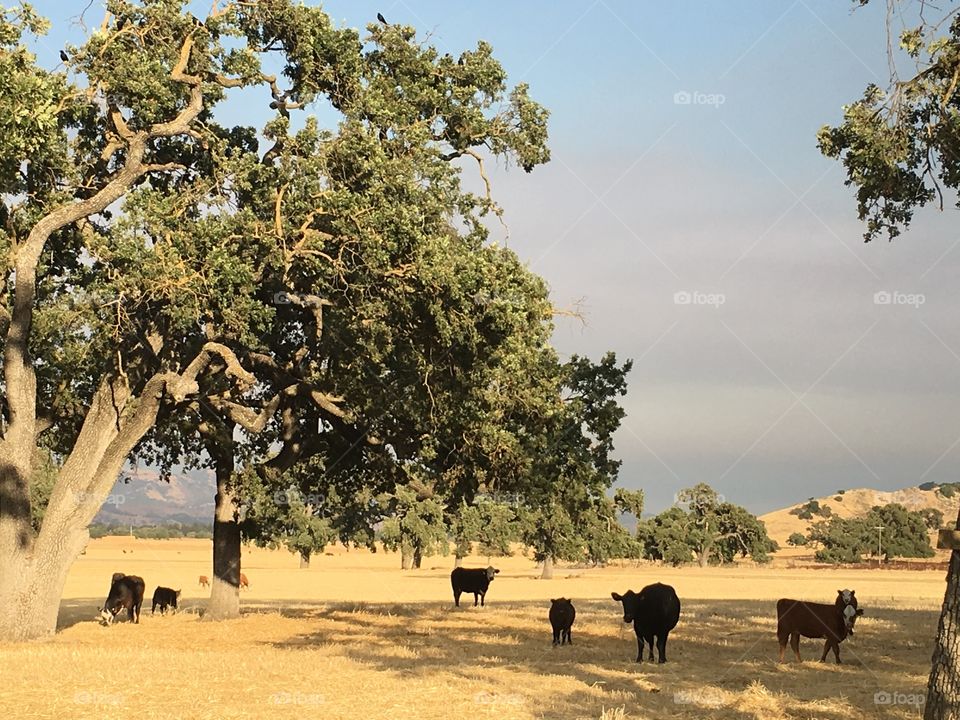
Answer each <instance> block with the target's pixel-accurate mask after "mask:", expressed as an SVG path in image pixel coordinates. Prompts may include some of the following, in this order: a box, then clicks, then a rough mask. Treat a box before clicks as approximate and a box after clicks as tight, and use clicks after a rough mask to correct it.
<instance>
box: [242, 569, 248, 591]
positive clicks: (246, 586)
mask: <svg viewBox="0 0 960 720" xmlns="http://www.w3.org/2000/svg"><path fill="white" fill-rule="evenodd" d="M240 587H241V588H246V589H247V590H249V589H250V581H249V580H247V576H246V575H244V574H243V573H240Z"/></svg>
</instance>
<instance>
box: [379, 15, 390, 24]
mask: <svg viewBox="0 0 960 720" xmlns="http://www.w3.org/2000/svg"><path fill="white" fill-rule="evenodd" d="M377 20H379V21H380V22H382V23H383V24H384V25H389V24H390V23H388V22H387V19H386V18H385V17H384V16H383V15H382V14H381V13H377Z"/></svg>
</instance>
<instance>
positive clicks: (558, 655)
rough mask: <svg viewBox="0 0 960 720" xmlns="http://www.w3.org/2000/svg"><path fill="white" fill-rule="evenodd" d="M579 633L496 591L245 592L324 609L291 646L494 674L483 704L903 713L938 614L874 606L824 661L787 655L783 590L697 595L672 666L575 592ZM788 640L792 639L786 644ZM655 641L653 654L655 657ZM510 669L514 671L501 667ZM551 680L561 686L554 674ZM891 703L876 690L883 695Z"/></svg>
mask: <svg viewBox="0 0 960 720" xmlns="http://www.w3.org/2000/svg"><path fill="white" fill-rule="evenodd" d="M576 606H577V622H576V624H575V625H574V627H573V642H574V644H573V645H572V646H565V647H553V646H552V644H551V639H552V636H551V630H550V626H549V623H548V622H547V611H548V609H549V607H548V605H545V604H543V603H532V602H527V601H523V602H517V601H498V602H495V603H492V604H491V605H488V606H487V607H486V608H482V609H481V608H476V609H475V608H473V607H461V608H454V607H453V606H452V605H451V604H450V603H439V602H438V603H403V604H400V603H367V602H353V603H342V602H341V603H328V604H323V605H319V604H318V605H309V604H304V603H302V602H296V601H291V602H290V603H286V602H284V601H276V602H270V603H246V604H245V611H246V612H279V613H280V614H282V615H284V616H287V617H294V618H303V619H308V620H313V621H316V623H317V627H316V629H315V630H313V631H311V632H309V633H304V634H298V635H295V636H292V637H289V638H286V639H284V640H282V641H280V642H271V643H270V644H271V645H273V646H275V647H280V648H287V649H294V648H305V647H311V646H318V645H333V646H335V647H336V648H337V650H338V652H339V653H342V654H343V655H344V656H345V657H347V658H350V659H352V660H355V661H356V662H358V663H362V664H364V665H367V666H371V667H375V668H377V669H378V670H380V671H383V672H390V673H396V674H399V675H401V676H403V677H405V678H408V679H409V680H410V681H412V682H417V681H429V680H432V679H434V678H436V677H437V676H438V675H439V674H443V673H446V674H452V675H454V676H455V677H456V678H460V679H464V680H468V679H469V680H472V681H476V680H482V681H484V682H488V683H489V691H488V692H486V691H485V693H482V694H478V696H477V698H476V701H477V703H478V705H480V704H487V705H495V704H498V703H502V704H509V703H515V704H516V703H521V702H522V703H525V704H526V705H527V706H528V707H529V708H532V709H535V711H536V712H535V715H536V716H538V717H544V718H571V717H593V718H597V717H600V714H601V712H602V708H603V707H606V708H610V707H619V706H621V705H623V706H625V707H626V712H627V715H628V716H631V715H632V716H637V715H639V716H640V717H645V716H648V715H649V716H651V717H657V718H660V717H677V718H693V717H697V718H714V717H715V718H725V719H727V718H734V719H739V718H756V719H757V720H761V719H763V720H766V719H767V718H772V717H787V718H790V717H798V718H799V717H817V718H823V719H824V720H851V718H859V717H891V718H902V717H909V716H911V715H915V714H916V712H917V710H916V708H915V707H906V708H905V707H903V706H897V705H892V704H890V705H886V704H883V698H884V697H886V696H882V695H877V696H876V698H875V694H878V693H886V694H887V696H897V695H898V694H901V695H911V694H916V693H922V691H923V684H924V681H925V677H926V673H927V672H928V670H929V658H930V650H931V643H932V638H933V637H934V634H935V630H936V622H937V614H936V613H935V612H932V611H920V610H896V609H890V610H887V609H884V608H875V609H872V610H871V609H870V608H868V609H867V612H868V614H867V615H866V616H865V617H864V618H863V619H862V620H860V621H859V622H858V625H857V633H856V636H855V637H854V638H851V639H848V640H847V641H845V642H844V643H843V644H842V645H841V658H842V659H843V660H844V663H845V664H843V665H840V666H837V665H835V664H833V662H832V655H831V662H829V663H825V664H822V663H819V662H817V660H819V658H820V654H821V652H822V649H823V643H822V642H821V641H818V640H804V641H803V642H802V643H801V655H802V657H804V659H805V660H806V662H804V663H802V664H798V663H796V662H795V661H794V662H788V663H785V664H783V665H781V664H778V663H777V650H778V646H777V640H776V633H775V630H776V613H775V603H773V602H770V601H764V602H760V601H730V600H699V601H688V602H686V603H684V611H683V614H682V616H681V620H680V624H679V625H678V627H677V628H676V630H675V631H674V632H673V633H671V635H670V641H669V644H668V647H667V655H668V657H669V658H670V662H668V663H667V664H665V665H658V664H655V663H650V662H644V663H642V664H638V663H635V662H633V660H634V658H635V657H636V639H635V635H634V633H633V631H632V629H631V628H624V626H623V625H622V624H621V623H620V620H619V617H620V616H619V606H618V605H616V604H615V603H613V602H612V601H611V602H603V601H596V600H595V601H583V600H579V601H577V602H576ZM788 652H789V651H788ZM646 654H647V653H646V652H645V653H644V655H645V656H646ZM503 671H507V673H506V675H504V672H503ZM531 675H532V676H534V678H540V677H554V676H558V677H559V678H561V679H562V683H561V685H562V687H563V689H562V690H556V691H552V692H551V693H550V697H549V698H544V697H543V696H542V693H540V692H538V689H539V688H538V687H537V686H536V684H537V683H535V682H534V683H533V684H532V685H531V683H529V682H528V683H527V684H523V681H521V682H520V684H519V685H518V684H517V683H515V682H511V678H524V679H526V680H529V679H530V676H531ZM551 687H553V685H551ZM878 699H879V702H880V703H881V704H878V703H877V700H878Z"/></svg>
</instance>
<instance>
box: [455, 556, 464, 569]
mask: <svg viewBox="0 0 960 720" xmlns="http://www.w3.org/2000/svg"><path fill="white" fill-rule="evenodd" d="M453 566H454V567H463V555H457V556H456V557H454V559H453Z"/></svg>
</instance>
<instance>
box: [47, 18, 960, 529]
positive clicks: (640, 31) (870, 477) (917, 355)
mask: <svg viewBox="0 0 960 720" xmlns="http://www.w3.org/2000/svg"><path fill="white" fill-rule="evenodd" d="M95 2H97V4H99V2H98V0H95ZM34 4H35V5H36V6H37V7H38V8H39V9H40V10H41V11H42V12H44V14H46V15H47V16H48V17H50V18H52V19H54V20H55V22H56V27H55V28H54V30H53V31H52V33H51V35H50V37H48V38H47V39H46V40H45V41H44V44H43V46H41V47H42V48H43V47H48V48H49V52H50V57H51V58H53V61H52V63H51V64H54V63H55V62H56V59H55V55H56V50H57V49H59V47H60V46H61V45H62V44H63V42H64V41H65V39H66V38H68V37H70V38H73V39H76V38H77V37H78V32H79V30H78V29H77V28H76V27H73V28H72V29H71V28H70V23H69V20H68V18H70V17H71V16H74V15H76V14H77V13H78V12H79V11H80V10H82V9H83V7H84V6H86V4H87V0H69V1H68V0H35V2H34ZM873 5H874V6H875V7H867V8H865V9H858V10H856V11H855V12H853V7H854V4H853V3H852V2H844V1H843V0H821V1H819V2H814V1H813V0H797V1H796V2H790V1H789V0H784V1H783V2H772V1H771V0H757V1H755V2H746V1H740V0H723V1H720V0H715V1H712V2H706V1H703V0H701V1H698V2H678V1H676V0H674V1H672V2H647V1H643V2H641V1H636V2H634V1H629V0H620V1H617V0H597V1H596V2H590V0H584V1H581V2H557V1H555V0H551V1H550V2H546V1H537V2H451V1H450V0H443V1H442V2H440V1H439V0H438V1H436V2H425V1H424V2H421V1H419V0H406V1H399V2H393V1H392V0H381V2H379V3H371V2H365V1H359V2H358V1H354V0H350V1H349V2H348V1H346V0H343V1H341V2H328V3H325V4H324V7H325V8H326V9H327V11H328V12H330V14H331V15H332V16H333V17H334V19H335V20H336V21H338V22H341V23H343V24H346V25H350V26H360V27H362V26H363V25H365V24H366V23H368V22H370V21H372V20H374V18H375V16H376V13H377V12H378V11H380V12H382V13H383V14H384V15H385V16H386V18H387V20H388V21H390V22H401V23H405V24H412V25H415V26H416V27H417V28H418V29H419V30H421V31H422V32H427V33H429V34H430V36H431V41H432V42H433V43H434V44H435V45H437V46H438V47H439V48H440V50H441V52H450V53H452V54H457V53H459V52H460V51H461V50H463V49H466V48H469V47H472V46H473V45H474V44H475V43H476V41H477V40H478V39H485V40H488V41H489V42H491V43H492V44H493V46H494V48H495V53H496V56H497V57H498V58H499V59H500V60H501V61H502V62H503V64H504V66H505V67H506V69H507V71H508V73H509V76H510V82H511V84H512V83H516V82H520V81H523V82H528V83H529V84H530V85H531V88H532V94H533V96H534V97H535V98H536V99H537V100H539V101H540V102H541V103H543V104H544V105H546V106H547V107H548V108H549V109H550V111H551V124H550V136H551V141H550V145H551V150H552V153H553V160H552V162H551V163H550V164H549V165H547V166H545V167H542V168H538V169H536V170H535V171H534V172H533V173H532V174H529V175H527V174H525V173H523V172H522V171H521V170H519V169H517V168H511V169H509V170H507V169H504V168H498V169H496V170H495V171H494V172H493V174H492V178H493V182H494V191H495V194H496V195H497V196H498V198H499V199H500V201H501V203H502V205H503V206H504V208H505V210H506V221H507V224H508V225H509V227H510V238H509V240H508V241H507V242H508V244H509V246H510V247H512V248H513V249H514V250H516V251H517V252H518V253H519V254H520V255H521V256H522V257H523V258H524V259H525V260H526V261H527V262H528V263H529V265H530V267H531V268H532V269H533V270H534V271H536V272H537V273H539V274H540V275H542V276H544V277H545V278H546V279H547V281H548V282H549V284H550V287H551V289H552V292H553V297H554V302H555V303H556V305H557V306H558V307H562V308H568V307H572V306H574V305H576V304H577V303H580V309H581V311H582V312H583V313H584V315H585V318H586V324H585V325H582V324H581V323H580V322H578V321H575V320H571V319H564V318H560V319H558V321H557V331H556V335H555V340H556V344H557V346H558V348H559V349H560V350H561V351H562V352H563V353H565V354H570V353H579V354H586V355H589V356H591V357H594V358H596V357H599V355H600V354H602V353H603V352H604V351H606V350H608V349H609V350H614V351H616V353H617V355H618V356H620V357H621V358H628V357H629V358H633V359H634V361H635V363H634V369H633V372H632V373H631V375H630V377H629V381H630V390H629V394H628V396H627V397H626V399H625V405H626V408H627V417H626V419H625V421H624V426H623V428H622V430H621V431H620V433H619V434H618V436H617V451H618V453H619V455H620V457H622V458H623V460H624V463H623V468H622V472H621V481H620V482H621V484H623V485H625V486H628V487H631V488H636V487H642V488H643V489H644V490H646V492H647V498H648V510H651V511H658V510H661V509H663V508H665V507H666V506H667V505H669V504H670V503H671V502H672V501H673V497H674V493H675V492H676V491H677V490H678V489H679V488H681V487H686V486H690V485H692V484H694V483H697V482H707V483H710V484H711V485H713V486H714V487H716V488H717V489H718V491H719V492H721V493H722V494H723V495H725V496H726V497H727V498H728V499H730V500H732V501H733V502H737V503H740V504H742V505H745V506H746V507H748V508H750V509H751V510H753V511H757V512H762V511H766V510H769V509H772V508H774V507H779V506H782V505H786V504H790V503H794V502H797V501H798V500H801V499H805V498H806V497H808V496H812V495H821V494H826V493H830V492H833V491H834V490H837V489H840V488H853V487H864V486H870V487H875V488H880V489H894V488H899V487H904V486H907V485H915V484H917V483H919V482H924V481H929V480H933V481H941V482H942V481H955V480H958V479H960V478H958V477H957V465H958V461H960V403H958V388H960V383H958V377H960V328H958V326H957V318H958V315H957V309H958V302H957V299H956V298H957V292H956V291H955V289H954V288H955V286H956V284H957V278H958V277H960V250H958V249H957V247H956V246H957V244H958V243H960V235H958V233H957V231H956V229H955V228H956V227H957V220H958V215H957V210H956V209H955V208H953V207H950V208H948V209H947V210H945V211H944V212H943V213H939V212H937V211H936V210H935V209H933V208H931V209H929V210H927V211H924V212H921V213H920V215H919V217H918V219H917V222H916V223H915V225H914V227H913V228H912V229H911V231H910V232H908V233H907V234H905V235H904V236H902V237H901V238H900V239H898V240H897V241H895V242H894V243H892V244H891V243H887V242H885V241H877V242H874V243H871V244H869V245H865V244H863V242H862V237H861V236H862V232H863V227H862V225H861V223H860V222H859V221H858V220H857V217H856V208H855V202H854V197H853V191H852V190H851V189H850V188H846V187H844V185H843V180H844V173H843V169H842V167H841V166H840V165H839V164H838V163H836V162H833V161H830V160H827V159H825V158H823V157H821V156H820V154H819V153H818V151H817V149H816V138H815V135H816V132H817V130H818V128H819V127H820V126H822V125H823V124H825V123H836V122H838V121H839V120H840V117H841V106H842V105H843V104H845V103H849V102H851V101H853V100H855V99H856V98H858V97H859V96H860V95H861V93H862V91H863V89H864V87H865V86H866V85H867V84H868V83H870V82H875V83H877V84H879V85H881V86H886V85H887V77H888V70H887V55H886V47H887V38H886V30H885V26H884V11H885V3H882V2H876V1H875V2H874V3H873ZM195 8H196V10H195V12H196V14H197V15H200V16H203V15H204V14H205V6H204V5H203V4H201V3H195ZM100 17H101V13H100V12H99V11H96V12H94V11H90V13H89V14H88V18H89V19H90V20H92V22H93V24H97V23H98V22H99V19H100ZM41 51H42V50H41ZM241 111H242V109H241V108H239V107H238V108H237V110H236V112H241ZM238 119H239V118H238ZM494 234H495V236H496V237H497V239H499V240H500V241H503V232H502V230H495V233H494ZM877 293H890V297H892V298H893V302H890V303H888V304H883V303H882V302H877V301H876V300H875V296H876V294H877ZM915 296H919V297H915ZM886 297H888V296H881V300H882V299H884V298H886ZM687 300H688V301H689V302H684V301H687Z"/></svg>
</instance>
